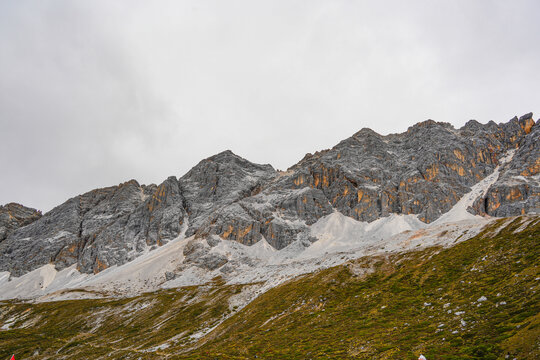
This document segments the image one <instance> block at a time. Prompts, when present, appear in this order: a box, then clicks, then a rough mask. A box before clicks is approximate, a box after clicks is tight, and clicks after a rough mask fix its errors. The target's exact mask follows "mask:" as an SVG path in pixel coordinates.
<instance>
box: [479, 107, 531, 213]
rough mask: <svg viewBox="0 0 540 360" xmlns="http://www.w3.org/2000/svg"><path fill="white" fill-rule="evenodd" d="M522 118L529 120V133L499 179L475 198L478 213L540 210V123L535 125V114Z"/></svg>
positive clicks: (522, 119) (527, 128)
mask: <svg viewBox="0 0 540 360" xmlns="http://www.w3.org/2000/svg"><path fill="white" fill-rule="evenodd" d="M519 120H520V121H521V122H524V121H525V122H526V124H527V127H526V131H527V132H528V134H527V135H526V136H525V137H523V138H522V139H521V142H520V144H519V147H518V149H517V150H516V152H515V154H514V156H513V158H512V161H511V162H510V163H508V164H507V165H506V166H505V167H504V168H503V169H502V170H501V173H500V175H499V179H498V181H497V182H496V183H495V184H493V185H492V186H491V187H490V188H489V190H488V192H487V194H486V196H485V197H483V198H480V199H478V200H477V201H476V203H475V206H474V209H473V211H474V212H476V213H479V214H485V213H487V214H488V215H491V216H500V217H503V216H515V215H522V214H539V213H540V145H539V143H540V142H539V140H540V125H539V124H536V125H534V122H533V120H532V114H527V115H525V116H523V117H521V118H520V119H519Z"/></svg>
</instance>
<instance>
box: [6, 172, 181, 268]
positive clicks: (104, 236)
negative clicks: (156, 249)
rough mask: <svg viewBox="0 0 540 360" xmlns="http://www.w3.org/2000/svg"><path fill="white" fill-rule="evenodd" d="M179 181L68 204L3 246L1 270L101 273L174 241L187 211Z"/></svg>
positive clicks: (129, 186) (115, 189) (119, 189)
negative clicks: (47, 266) (43, 268)
mask: <svg viewBox="0 0 540 360" xmlns="http://www.w3.org/2000/svg"><path fill="white" fill-rule="evenodd" d="M182 203H183V201H182V197H181V194H180V191H179V186H178V182H177V181H176V179H175V178H169V179H167V180H166V181H165V182H164V183H163V184H161V185H159V186H155V185H151V186H141V185H139V184H138V183H137V182H136V181H135V180H131V181H128V182H126V183H123V184H120V185H118V186H112V187H108V188H103V189H97V190H93V191H90V192H88V193H86V194H83V195H80V196H77V197H74V198H72V199H69V200H68V201H66V202H65V203H63V204H62V205H60V206H57V207H56V208H54V209H53V210H51V211H49V212H48V213H46V214H45V215H44V216H43V217H41V218H40V219H39V220H37V221H34V222H32V223H31V224H29V225H27V226H24V227H21V228H19V229H17V230H15V231H14V232H13V233H12V234H10V235H9V236H8V238H7V239H6V240H5V241H3V242H2V243H0V259H1V261H0V270H8V271H10V272H11V273H12V274H13V275H15V276H18V275H21V274H23V273H25V272H27V271H29V270H31V269H35V268H37V267H40V266H43V265H45V264H48V263H51V262H52V263H54V264H55V266H56V268H57V269H63V268H65V267H68V266H71V265H73V264H77V268H78V269H79V270H80V271H82V272H94V273H96V272H99V271H101V270H104V269H106V268H107V267H109V266H112V265H117V264H123V263H125V262H127V261H129V260H132V259H134V258H135V257H137V256H138V255H139V254H140V253H142V252H143V251H144V250H145V249H146V248H147V247H151V246H159V245H162V244H164V243H166V242H167V241H168V240H170V239H173V238H175V237H176V236H177V235H178V233H179V232H180V230H181V227H182V224H183V219H184V215H185V210H184V209H183V207H182Z"/></svg>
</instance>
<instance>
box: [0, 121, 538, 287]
mask: <svg viewBox="0 0 540 360" xmlns="http://www.w3.org/2000/svg"><path fill="white" fill-rule="evenodd" d="M539 135H540V125H539V123H538V122H537V123H535V122H534V120H533V115H532V114H526V115H524V116H522V117H520V118H517V117H516V118H514V119H511V120H510V121H508V122H506V123H501V124H496V123H494V122H489V123H488V124H480V123H478V122H476V121H474V120H471V121H469V122H468V123H467V124H466V125H465V126H463V127H462V128H460V129H455V128H454V127H453V126H452V125H450V124H447V123H439V122H435V121H433V120H428V121H425V122H422V123H418V124H416V125H414V126H412V127H410V128H409V129H408V130H407V131H406V132H404V133H401V134H391V135H386V136H383V135H379V134H377V133H375V132H373V131H372V130H369V129H362V130H360V131H359V132H357V133H356V134H354V135H353V136H351V137H350V138H348V139H345V140H343V141H341V142H340V143H339V144H337V145H336V146H334V147H333V148H332V149H329V150H324V151H320V152H316V153H315V154H308V155H306V156H305V157H304V159H302V160H301V161H300V162H299V163H297V164H296V165H294V166H292V167H291V168H289V169H288V170H287V171H284V172H280V171H276V170H274V169H273V168H272V166H270V165H258V164H253V163H251V162H249V161H247V160H245V159H243V158H241V157H239V156H237V155H235V154H233V153H232V152H230V151H225V152H222V153H220V154H217V155H215V156H212V157H210V158H208V159H205V160H203V161H201V162H200V163H199V164H197V165H196V166H195V167H194V168H193V169H191V170H190V171H189V172H188V173H187V174H185V175H184V176H182V177H180V178H176V177H174V176H173V177H169V178H168V179H167V180H165V181H164V182H163V183H162V184H160V185H159V186H156V185H148V186H145V185H140V184H139V183H137V181H135V180H131V181H128V182H126V183H123V184H120V185H118V186H112V187H108V188H103V189H96V190H93V191H90V192H88V193H86V194H83V195H80V196H77V197H74V198H72V199H69V200H68V201H66V202H65V203H63V204H61V205H59V206H57V207H56V208H54V209H53V210H51V211H49V212H48V213H46V214H44V215H43V216H40V214H39V213H38V212H36V211H35V210H33V209H28V208H24V207H22V206H20V205H15V204H8V205H6V206H4V207H1V208H0V271H9V272H10V273H11V275H13V276H20V275H22V274H25V273H27V272H29V271H31V270H34V269H37V268H39V267H41V266H43V265H46V264H50V263H52V264H54V267H55V268H56V269H57V270H61V269H64V268H66V267H69V266H71V265H74V264H76V267H77V269H78V270H79V271H80V272H82V273H98V272H100V271H102V270H104V269H106V268H108V267H111V266H114V265H122V264H125V263H127V262H129V261H131V260H133V259H135V258H137V257H139V256H140V255H141V254H145V253H147V252H149V251H151V250H153V249H155V248H157V247H160V246H162V245H164V244H166V243H167V242H169V241H170V240H172V239H174V238H176V237H177V236H178V235H179V234H181V233H183V232H185V235H186V236H191V235H194V236H195V238H205V239H208V241H210V242H211V239H213V238H215V237H219V238H221V239H225V240H234V241H236V242H239V243H241V244H244V245H253V244H256V243H259V242H260V241H261V240H263V239H264V240H266V242H268V243H269V244H270V245H271V246H272V247H274V248H275V249H283V248H285V247H287V246H289V245H291V244H292V243H294V242H296V241H300V242H302V243H305V244H306V246H307V245H309V243H310V242H311V241H313V240H315V239H314V238H313V236H312V234H311V232H310V231H309V229H310V226H311V225H312V224H314V223H315V222H317V221H318V220H319V219H321V218H322V217H324V216H327V215H329V214H332V213H334V212H339V213H341V214H342V215H345V216H346V217H350V218H352V219H354V220H358V221H362V222H373V221H375V220H377V219H381V218H384V217H388V216H390V215H391V214H401V215H414V216H416V217H417V218H418V219H419V220H421V221H422V222H424V223H431V222H433V221H435V220H436V219H438V218H439V217H440V216H441V215H442V214H444V213H446V212H448V211H449V210H450V209H451V208H452V207H453V206H454V205H455V204H456V203H457V202H458V201H459V200H460V199H461V198H462V197H463V196H464V195H465V194H467V193H468V192H469V191H471V187H472V186H474V185H475V184H477V183H479V182H480V181H482V180H483V179H485V178H487V177H488V176H490V175H492V174H494V173H495V172H496V171H497V172H498V177H496V178H495V181H494V182H493V184H490V187H489V189H488V190H487V191H486V192H485V193H482V194H481V196H478V198H476V199H475V201H474V204H473V205H472V206H471V207H470V208H469V211H470V212H471V213H475V214H487V215H491V216H511V215H520V214H526V213H540V200H539V193H540V192H539V189H540V187H539V171H540V150H539V145H538V140H539ZM503 158H504V159H506V160H507V161H506V162H505V163H503V162H502V159H503ZM196 250H197V249H196V246H195V245H193V246H192V247H187V250H186V249H184V255H185V256H186V257H189V256H190V255H191V258H192V259H196V258H197V256H198V255H197V254H198V253H197V251H196ZM201 256H202V255H201ZM212 261H213V263H214V264H216V265H215V266H221V265H223V262H221V261H219V259H213V260H212Z"/></svg>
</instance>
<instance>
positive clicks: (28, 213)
mask: <svg viewBox="0 0 540 360" xmlns="http://www.w3.org/2000/svg"><path fill="white" fill-rule="evenodd" d="M40 217H41V211H38V210H36V209H32V208H28V207H26V206H22V205H21V204H16V203H9V204H6V205H4V206H0V241H2V240H5V239H6V238H7V237H8V235H9V234H11V233H12V232H13V231H14V230H17V229H18V228H20V227H23V226H26V225H28V224H30V223H32V222H34V221H36V220H37V219H39V218H40Z"/></svg>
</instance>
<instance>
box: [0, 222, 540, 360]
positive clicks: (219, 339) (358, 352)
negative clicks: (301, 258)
mask: <svg viewBox="0 0 540 360" xmlns="http://www.w3.org/2000/svg"><path fill="white" fill-rule="evenodd" d="M530 220H531V218H530V217H521V218H516V219H513V220H510V221H509V220H508V219H502V220H500V221H497V222H495V223H493V224H492V225H490V226H489V227H488V228H486V229H485V230H484V231H483V232H482V233H481V234H479V235H478V236H476V237H474V238H472V239H470V240H467V241H464V242H462V243H459V244H456V245H455V246H453V247H450V248H428V249H423V250H419V251H415V252H409V253H404V254H392V255H388V256H379V257H369V258H362V259H359V260H357V261H354V262H349V263H347V264H345V265H343V266H338V267H334V268H331V269H326V270H323V271H320V272H317V273H313V274H309V275H306V276H303V277H301V278H298V279H295V280H293V281H290V282H288V283H286V284H284V285H281V286H279V287H276V288H274V289H271V290H269V291H268V292H266V293H265V294H263V295H261V296H260V297H258V298H257V299H256V300H255V301H253V302H252V303H250V304H249V305H248V306H247V307H245V308H244V309H242V310H241V311H239V312H237V313H236V314H234V315H232V316H230V317H228V318H227V319H226V320H225V321H224V322H223V323H221V324H220V325H219V326H217V328H216V329H214V330H213V331H212V332H210V334H209V335H207V336H205V337H202V338H201V339H198V340H195V339H193V338H190V335H191V334H193V332H195V331H198V330H200V329H202V328H204V327H212V326H213V325H215V324H218V323H219V322H220V320H222V319H224V318H225V317H226V315H227V314H228V312H229V311H230V310H229V305H228V299H229V298H230V297H231V296H233V295H234V294H235V293H239V292H240V291H242V288H241V286H227V285H223V284H219V283H215V284H213V285H211V286H206V287H193V288H184V289H176V290H169V291H162V292H158V293H153V294H144V295H142V296H139V297H137V298H131V299H116V300H110V299H109V300H103V299H102V300H77V301H63V302H52V303H41V304H30V303H27V304H25V303H15V302H11V303H3V304H1V305H0V324H1V323H3V322H5V321H6V320H7V319H13V318H16V319H17V320H15V321H14V322H13V323H12V324H11V326H10V328H11V330H7V331H0V359H1V358H2V357H8V356H9V355H10V354H11V353H13V352H15V353H18V354H21V356H20V357H21V358H23V359H41V358H53V357H54V358H58V359H86V358H89V359H90V358H91V359H97V358H103V359H106V358H109V359H115V358H117V359H120V358H121V359H150V358H152V359H155V358H170V359H254V358H259V359H416V358H417V356H418V355H419V354H420V353H422V354H424V355H425V356H426V357H427V358H428V359H430V360H431V359H504V358H505V357H506V356H507V355H509V358H511V359H513V358H518V359H524V358H527V359H538V358H540V315H539V313H540V302H539V296H540V295H539V290H540V286H539V285H540V269H539V266H540V261H539V258H540V257H539V250H540V249H539V248H540V218H538V217H536V218H534V219H533V221H530ZM527 223H528V224H527ZM524 224H526V225H524ZM190 299H191V300H190ZM144 304H149V305H147V306H146V307H144ZM164 343H168V344H170V346H169V347H167V348H162V349H160V350H155V351H149V350H153V349H152V347H155V346H156V345H159V344H164ZM36 351H37V352H39V353H37V352H36ZM35 352H36V354H35V355H34V353H35Z"/></svg>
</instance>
